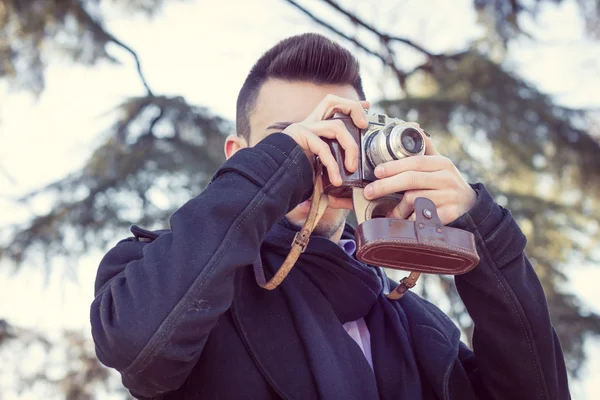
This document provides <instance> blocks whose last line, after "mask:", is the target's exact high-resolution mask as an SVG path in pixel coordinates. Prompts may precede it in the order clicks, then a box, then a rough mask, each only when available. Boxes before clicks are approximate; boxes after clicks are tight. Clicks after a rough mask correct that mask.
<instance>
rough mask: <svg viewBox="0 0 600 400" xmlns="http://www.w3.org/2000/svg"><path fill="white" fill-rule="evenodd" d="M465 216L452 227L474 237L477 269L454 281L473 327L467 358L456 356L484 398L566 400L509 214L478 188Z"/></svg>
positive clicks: (555, 345) (546, 320) (550, 335)
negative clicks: (471, 347)
mask: <svg viewBox="0 0 600 400" xmlns="http://www.w3.org/2000/svg"><path fill="white" fill-rule="evenodd" d="M473 187H474V189H475V190H476V192H477V201H476V203H475V205H474V207H473V208H472V209H471V210H470V211H469V213H467V214H464V215H463V216H461V217H460V218H459V219H458V220H456V221H454V222H453V223H451V224H450V226H453V227H457V228H461V229H465V230H468V231H470V232H472V233H474V234H475V239H476V243H477V251H478V253H479V256H480V258H481V262H480V263H479V266H477V267H476V268H475V269H473V270H472V271H470V272H468V273H466V274H464V275H459V276H457V277H456V278H455V281H456V287H457V289H458V292H459V294H460V297H461V298H462V300H463V302H464V304H465V306H466V308H467V311H468V312H469V314H470V316H471V318H472V319H473V321H474V323H475V330H474V334H473V352H471V351H470V350H469V349H467V348H466V346H463V347H461V349H460V353H459V356H460V358H461V360H462V362H463V365H464V366H465V369H466V370H467V371H468V373H469V376H470V377H471V380H472V381H473V387H474V388H476V389H477V390H478V391H479V393H480V397H481V398H482V399H483V398H485V399H527V400H533V399H540V400H541V399H545V400H550V399H553V400H554V399H557V400H562V399H569V398H570V395H569V388H568V381H567V373H566V368H565V362H564V358H563V354H562V350H561V346H560V343H559V341H558V338H557V335H556V332H555V331H554V328H553V327H552V324H551V322H550V315H549V312H548V305H547V303H546V298H545V295H544V291H543V289H542V285H541V284H540V281H539V279H538V277H537V275H536V273H535V272H534V270H533V268H532V266H531V264H530V262H529V260H528V259H527V256H526V255H525V252H524V249H525V245H526V238H525V235H524V234H523V233H522V232H521V230H520V229H519V227H518V225H517V223H516V222H515V220H514V219H513V217H512V216H511V214H510V212H509V211H508V210H506V209H504V208H502V207H500V206H499V205H497V204H496V203H495V202H494V201H493V199H492V197H491V195H490V194H489V192H488V191H487V190H486V189H485V187H484V186H483V185H481V184H478V185H474V186H473Z"/></svg>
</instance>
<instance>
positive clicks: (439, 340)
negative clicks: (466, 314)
mask: <svg viewBox="0 0 600 400" xmlns="http://www.w3.org/2000/svg"><path fill="white" fill-rule="evenodd" d="M400 301H401V302H402V308H403V309H404V310H405V312H406V316H407V320H408V324H409V326H410V332H411V338H412V342H413V343H412V344H413V349H414V354H415V357H416V358H417V363H418V365H419V368H420V370H421V374H422V378H423V379H425V380H427V381H428V382H429V385H430V386H431V388H432V389H433V390H434V392H435V394H436V396H437V398H439V399H444V400H445V399H449V398H450V397H449V393H448V388H449V378H450V375H451V374H450V373H451V370H452V368H453V366H454V363H455V362H456V361H457V360H458V348H459V343H460V331H459V330H458V328H457V327H456V325H454V323H453V322H452V321H451V320H450V319H449V318H448V317H447V316H446V315H444V314H443V313H442V312H441V311H439V310H438V309H437V308H434V307H433V306H431V307H426V304H428V303H426V301H425V300H423V299H421V298H419V297H417V296H416V295H413V294H412V293H407V295H405V296H404V298H403V299H402V300H400Z"/></svg>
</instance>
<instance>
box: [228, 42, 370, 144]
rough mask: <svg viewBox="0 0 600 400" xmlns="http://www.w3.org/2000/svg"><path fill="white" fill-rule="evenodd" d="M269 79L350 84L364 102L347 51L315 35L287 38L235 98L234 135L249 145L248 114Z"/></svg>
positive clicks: (252, 72)
mask: <svg viewBox="0 0 600 400" xmlns="http://www.w3.org/2000/svg"><path fill="white" fill-rule="evenodd" d="M269 78H276V79H283V80H287V81H301V82H312V83H316V84H328V85H352V87H354V89H355V90H356V92H357V93H358V96H359V98H360V99H361V100H364V99H365V93H364V91H363V87H362V81H361V79H360V67H359V64H358V61H357V60H356V58H355V57H354V56H353V55H352V54H351V53H350V52H349V51H348V50H347V49H345V48H343V47H342V46H340V45H339V44H337V43H335V42H333V41H331V40H330V39H328V38H326V37H325V36H322V35H318V34H315V33H305V34H302V35H297V36H292V37H289V38H287V39H284V40H282V41H281V42H279V43H277V44H276V45H275V46H274V47H272V48H271V49H270V50H268V51H267V52H266V53H265V54H263V56H262V57H261V58H260V59H259V60H258V61H257V62H256V64H254V66H253V67H252V69H251V70H250V73H249V74H248V77H247V78H246V80H245V81H244V85H243V86H242V89H241V90H240V93H239V95H238V98H237V106H236V121H235V122H236V129H237V134H238V135H239V136H241V137H243V138H245V139H246V140H248V142H249V141H250V114H251V113H252V111H253V109H254V106H255V105H256V99H257V98H258V92H259V90H260V88H261V86H262V85H263V83H265V81H267V79H269Z"/></svg>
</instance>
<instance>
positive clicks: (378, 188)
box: [364, 170, 451, 199]
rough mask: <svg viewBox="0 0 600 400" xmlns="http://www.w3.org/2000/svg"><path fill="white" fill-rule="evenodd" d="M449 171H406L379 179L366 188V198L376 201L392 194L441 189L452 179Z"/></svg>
mask: <svg viewBox="0 0 600 400" xmlns="http://www.w3.org/2000/svg"><path fill="white" fill-rule="evenodd" d="M450 175H451V173H449V172H448V171H445V170H443V171H436V172H421V171H406V172H402V173H400V174H397V175H394V176H390V177H387V178H383V179H378V180H376V181H374V182H372V183H370V184H368V185H367V186H366V187H365V191H364V193H365V197H366V198H367V199H376V198H378V197H381V196H385V195H388V194H392V193H398V192H405V191H408V190H422V189H441V188H443V187H445V186H444V185H445V182H447V181H448V179H449V178H450Z"/></svg>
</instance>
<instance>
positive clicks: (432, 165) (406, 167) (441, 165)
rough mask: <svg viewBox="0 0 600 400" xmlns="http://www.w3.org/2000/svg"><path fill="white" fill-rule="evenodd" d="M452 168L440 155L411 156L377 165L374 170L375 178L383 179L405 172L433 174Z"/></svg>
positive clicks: (450, 162) (447, 159) (449, 161)
mask: <svg viewBox="0 0 600 400" xmlns="http://www.w3.org/2000/svg"><path fill="white" fill-rule="evenodd" d="M453 166H454V164H453V163H452V161H451V160H450V159H449V158H447V157H444V156H440V155H431V156H412V157H406V158H401V159H400V160H394V161H388V162H386V163H383V164H380V165H378V166H377V168H375V176H376V177H378V178H385V177H388V176H392V175H397V174H399V173H402V172H406V171H422V172H435V171H440V170H443V169H451V168H453Z"/></svg>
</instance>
